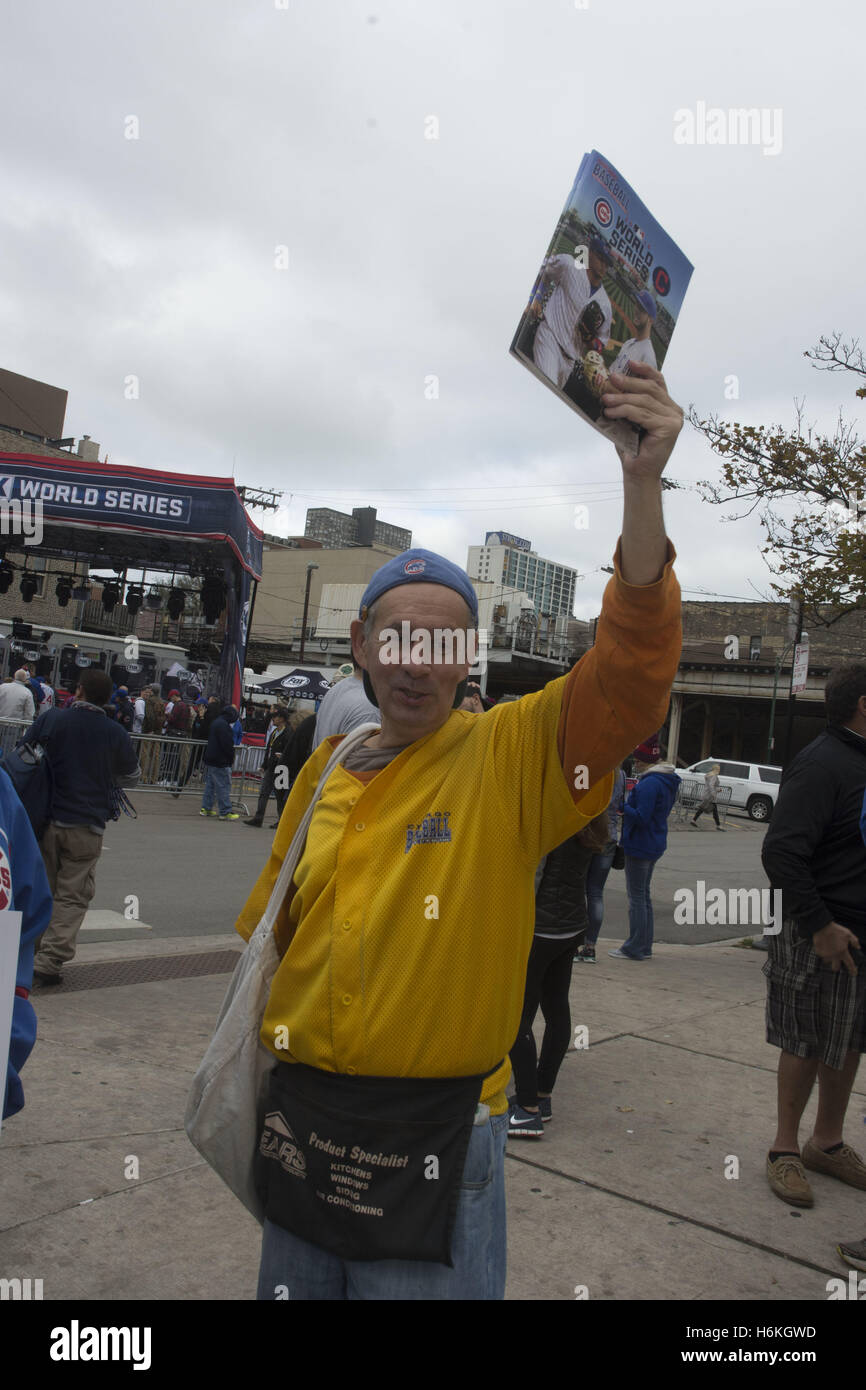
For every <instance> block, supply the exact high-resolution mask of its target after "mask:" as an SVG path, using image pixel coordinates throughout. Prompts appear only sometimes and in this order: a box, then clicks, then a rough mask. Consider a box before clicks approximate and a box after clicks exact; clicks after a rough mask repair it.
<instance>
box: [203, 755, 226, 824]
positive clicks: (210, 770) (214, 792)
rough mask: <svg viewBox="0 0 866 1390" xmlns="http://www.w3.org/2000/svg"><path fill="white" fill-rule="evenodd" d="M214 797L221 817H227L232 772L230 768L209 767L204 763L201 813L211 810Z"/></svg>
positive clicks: (208, 764)
mask: <svg viewBox="0 0 866 1390" xmlns="http://www.w3.org/2000/svg"><path fill="white" fill-rule="evenodd" d="M214 797H216V799H217V804H218V805H219V812H220V815H221V816H227V815H228V813H229V811H230V810H231V809H232V770H231V768H230V767H211V765H210V763H205V769H204V796H203V797H202V801H201V806H202V810H203V811H211V810H213V803H214Z"/></svg>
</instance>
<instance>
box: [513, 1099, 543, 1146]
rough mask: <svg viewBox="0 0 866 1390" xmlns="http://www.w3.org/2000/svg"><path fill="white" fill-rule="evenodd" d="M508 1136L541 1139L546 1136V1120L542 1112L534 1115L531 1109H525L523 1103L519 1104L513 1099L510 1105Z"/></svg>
mask: <svg viewBox="0 0 866 1390" xmlns="http://www.w3.org/2000/svg"><path fill="white" fill-rule="evenodd" d="M508 1137H509V1139H541V1138H543V1137H544V1121H543V1120H542V1118H541V1113H540V1112H539V1113H538V1114H537V1115H533V1114H532V1112H531V1111H530V1110H524V1109H523V1106H522V1105H518V1104H517V1101H516V1100H512V1101H510V1102H509V1105H508Z"/></svg>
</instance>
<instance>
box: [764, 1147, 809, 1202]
mask: <svg viewBox="0 0 866 1390" xmlns="http://www.w3.org/2000/svg"><path fill="white" fill-rule="evenodd" d="M767 1180H768V1182H769V1184H770V1186H771V1187H772V1189H773V1191H774V1192H775V1194H776V1196H777V1197H781V1199H782V1201H783V1202H789V1203H790V1205H791V1206H792V1207H812V1206H814V1205H815V1198H814V1197H813V1196H812V1189H811V1187H810V1186H809V1179H808V1178H807V1177H806V1174H805V1172H804V1170H803V1162H802V1159H799V1158H798V1157H797V1155H796V1154H781V1155H780V1156H779V1158H777V1159H776V1160H775V1162H773V1163H771V1162H770V1159H769V1156H768V1157H767Z"/></svg>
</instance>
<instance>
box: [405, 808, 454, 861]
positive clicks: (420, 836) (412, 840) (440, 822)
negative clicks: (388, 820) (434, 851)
mask: <svg viewBox="0 0 866 1390" xmlns="http://www.w3.org/2000/svg"><path fill="white" fill-rule="evenodd" d="M450 817H451V812H450V811H434V812H433V813H432V814H429V815H426V816H425V817H424V819H423V820H422V821H419V822H418V824H417V825H411V824H410V825H407V826H406V846H405V849H404V851H403V853H404V854H408V853H409V851H410V849H411V848H412V846H413V845H437V844H443V843H445V842H446V841H450V839H451V826H450V825H449V824H448V821H449V819H450Z"/></svg>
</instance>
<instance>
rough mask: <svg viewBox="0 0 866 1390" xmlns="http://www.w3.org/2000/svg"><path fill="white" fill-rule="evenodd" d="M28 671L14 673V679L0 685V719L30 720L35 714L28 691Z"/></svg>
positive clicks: (31, 697) (34, 707)
mask: <svg viewBox="0 0 866 1390" xmlns="http://www.w3.org/2000/svg"><path fill="white" fill-rule="evenodd" d="M29 679H30V672H29V671H23V670H22V671H16V672H15V679H14V680H11V681H9V682H8V684H5V685H0V719H27V720H32V719H33V718H34V717H35V714H36V706H35V704H34V703H33V696H32V695H31V693H30V690H29V689H28V686H27V682H28V680H29Z"/></svg>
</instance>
